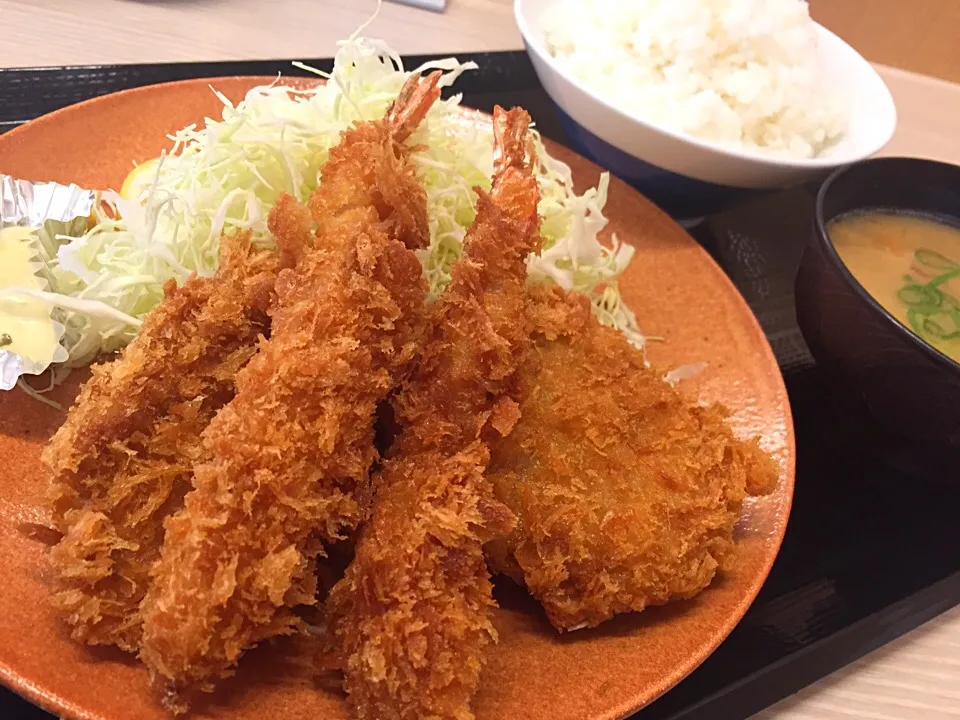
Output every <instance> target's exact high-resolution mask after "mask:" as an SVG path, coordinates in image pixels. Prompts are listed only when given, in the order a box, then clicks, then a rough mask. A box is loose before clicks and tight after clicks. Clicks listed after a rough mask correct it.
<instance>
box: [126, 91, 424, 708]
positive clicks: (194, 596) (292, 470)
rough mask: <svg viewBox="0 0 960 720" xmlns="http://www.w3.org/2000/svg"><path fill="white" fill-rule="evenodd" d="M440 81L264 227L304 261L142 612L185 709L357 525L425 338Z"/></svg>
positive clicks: (368, 127)
mask: <svg viewBox="0 0 960 720" xmlns="http://www.w3.org/2000/svg"><path fill="white" fill-rule="evenodd" d="M439 76H440V74H439V72H438V73H434V74H432V75H430V76H429V77H427V78H424V79H421V78H419V77H418V76H413V77H411V79H410V80H409V81H408V83H407V85H406V86H405V87H404V89H403V91H402V92H401V94H400V96H399V97H398V98H397V100H396V102H395V103H394V104H393V106H392V107H391V109H390V111H389V112H388V114H387V117H386V118H385V119H383V120H379V121H375V122H365V123H359V124H357V125H355V126H354V127H353V128H351V129H349V130H347V131H346V132H344V134H343V136H342V138H341V142H340V144H339V145H338V146H337V147H335V148H334V149H332V150H331V152H330V158H329V160H328V161H327V163H326V165H325V166H324V168H323V176H322V182H321V183H320V186H319V188H318V189H317V191H316V192H315V193H314V194H313V196H312V197H311V199H310V202H309V209H310V213H309V215H308V214H307V213H304V212H302V210H301V209H299V208H298V207H297V205H296V203H294V202H292V200H290V199H285V200H282V201H281V202H280V203H279V204H278V206H277V207H276V208H275V209H274V211H273V213H272V214H271V217H270V226H271V229H272V230H273V231H274V232H275V233H276V234H277V240H278V245H279V247H280V248H281V250H282V253H283V255H284V257H285V258H286V259H288V261H289V262H292V263H294V267H293V268H292V269H287V270H283V271H282V272H281V273H280V275H279V277H278V280H277V301H276V304H275V306H274V307H273V309H272V310H271V316H272V329H271V337H270V339H269V340H267V341H264V342H262V343H261V346H260V352H259V353H258V354H257V355H256V356H255V357H254V358H253V360H252V361H251V362H250V363H249V364H248V365H247V366H246V367H245V368H244V369H243V371H241V372H240V374H239V376H238V377H237V395H236V397H235V398H234V399H233V400H232V401H231V402H230V403H229V404H228V405H227V406H226V407H225V408H224V409H223V410H222V411H221V412H220V413H219V414H218V415H217V416H216V418H215V419H214V420H213V422H211V424H210V425H209V427H208V428H207V430H206V432H205V433H204V440H203V441H204V447H205V449H206V452H207V454H208V456H209V457H208V458H207V459H206V460H205V461H204V462H202V463H200V464H198V465H197V466H196V468H195V472H194V478H193V484H194V489H193V490H192V491H191V492H190V493H188V495H187V497H186V499H185V503H184V508H183V510H182V511H180V512H179V513H178V514H176V515H175V516H174V517H172V518H171V519H170V520H169V521H168V522H167V527H166V530H167V532H166V540H165V543H164V547H163V555H162V559H161V561H160V562H159V563H158V565H157V568H156V571H155V576H154V583H153V585H152V587H151V590H150V593H149V594H148V596H147V597H146V599H145V600H144V603H143V606H142V614H143V618H144V634H143V647H142V652H141V657H142V659H143V660H144V662H146V663H147V665H148V666H149V667H150V668H151V670H152V671H153V673H154V676H155V677H156V678H157V680H158V681H159V682H160V683H162V684H163V685H165V687H166V690H167V696H166V698H165V702H166V704H167V706H168V707H170V708H171V709H173V710H175V711H177V710H182V709H183V708H184V699H185V696H184V693H185V692H187V691H189V690H191V689H193V688H197V689H200V690H210V689H211V688H212V685H213V681H215V680H216V679H217V678H221V677H225V676H227V675H229V674H231V672H232V669H233V666H234V665H235V664H236V662H237V661H238V659H239V658H240V656H241V654H242V653H243V652H244V650H246V649H247V648H250V647H252V646H253V645H256V644H257V643H258V642H260V641H262V640H264V639H266V638H269V637H273V636H276V635H281V634H285V633H289V632H291V631H293V630H294V629H295V628H296V627H297V626H298V624H299V621H298V619H297V616H296V615H295V614H294V612H293V609H294V608H296V607H297V606H299V605H310V604H313V603H314V602H315V591H316V580H315V575H314V562H315V560H316V558H317V557H318V556H320V555H322V554H323V552H324V544H325V543H329V542H331V541H334V540H337V539H339V538H341V537H343V535H344V533H345V532H347V531H349V530H350V529H352V528H353V527H355V526H356V525H357V524H358V523H359V521H360V519H361V512H362V508H361V501H362V498H363V497H364V496H365V494H366V493H367V485H368V478H369V470H370V466H371V464H372V463H373V462H374V460H375V459H376V450H375V449H374V444H373V425H374V416H375V411H376V407H377V404H378V402H379V401H380V400H382V399H383V398H384V397H385V396H386V395H387V394H388V393H389V392H390V391H391V389H392V388H393V387H394V385H395V384H396V383H397V382H398V381H399V380H400V379H401V378H402V377H403V376H404V374H405V373H406V372H407V371H408V369H409V368H410V367H411V364H412V361H413V359H414V358H415V357H416V354H417V352H418V350H419V348H420V345H421V342H422V336H423V332H424V331H425V328H426V318H425V314H424V309H423V305H424V299H425V295H426V285H425V282H424V280H423V279H422V275H421V267H420V263H419V261H418V260H417V258H416V256H415V254H414V253H413V249H415V248H420V247H424V246H425V245H426V244H427V242H428V239H429V230H428V225H427V212H426V193H425V191H424V190H423V188H422V186H421V184H420V182H419V181H418V179H417V178H416V176H415V174H414V169H413V165H412V163H411V162H410V159H409V150H408V148H406V147H405V146H404V144H403V142H404V140H406V139H407V138H408V137H409V135H410V134H411V132H413V130H414V129H415V127H416V125H417V123H418V122H419V121H420V120H421V119H422V118H423V117H424V115H425V114H426V113H427V111H428V109H429V108H430V106H431V105H432V103H433V102H434V101H435V100H436V99H437V98H438V97H439V94H440V91H439V89H438V87H437V83H438V81H439ZM310 222H312V223H315V225H316V229H315V231H314V232H309V230H310V228H309V227H308V223H310Z"/></svg>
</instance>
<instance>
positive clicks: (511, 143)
mask: <svg viewBox="0 0 960 720" xmlns="http://www.w3.org/2000/svg"><path fill="white" fill-rule="evenodd" d="M530 122H531V121H530V113H528V112H527V111H526V110H524V109H523V108H519V107H515V108H513V109H511V110H504V109H503V108H502V107H500V106H499V105H497V106H496V107H495V108H494V109H493V178H494V184H496V183H497V180H499V179H500V178H502V177H504V175H506V174H507V171H508V169H509V168H515V169H517V170H520V171H521V172H523V173H525V174H529V173H530V172H531V169H532V168H533V164H534V162H535V160H536V153H535V151H534V148H533V136H532V134H531V133H530V132H529V129H530Z"/></svg>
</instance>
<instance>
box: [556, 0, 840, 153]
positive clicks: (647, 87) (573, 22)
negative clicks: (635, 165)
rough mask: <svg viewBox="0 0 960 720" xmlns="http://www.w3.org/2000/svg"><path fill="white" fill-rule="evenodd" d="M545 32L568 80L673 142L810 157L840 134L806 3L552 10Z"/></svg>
mask: <svg viewBox="0 0 960 720" xmlns="http://www.w3.org/2000/svg"><path fill="white" fill-rule="evenodd" d="M544 32H545V38H546V41H547V47H548V49H549V51H550V53H551V54H552V55H553V56H554V57H555V58H556V59H557V61H558V62H559V63H560V64H561V65H562V66H564V68H565V69H566V71H567V72H569V73H570V74H572V75H573V76H574V77H576V78H578V79H579V80H581V81H582V82H583V83H584V84H585V85H586V86H587V87H589V88H591V90H593V91H594V92H596V93H597V94H598V95H599V96H601V97H603V98H604V99H605V100H606V101H607V102H609V103H610V104H612V105H614V106H616V107H619V108H620V109H622V110H623V111H625V112H627V113H629V114H631V115H633V116H635V117H637V118H640V119H643V120H645V121H647V122H650V123H652V124H655V125H657V126H660V127H663V128H665V129H668V130H672V131H674V132H679V133H686V134H689V135H692V136H695V137H697V138H701V139H703V140H707V141H711V142H715V143H718V144H721V145H725V146H728V147H733V148H736V149H741V150H748V151H759V152H763V153H767V154H778V155H786V156H790V157H797V158H809V157H814V156H817V155H820V154H822V153H823V152H824V151H825V150H827V149H828V148H829V147H830V146H831V145H833V144H834V143H836V141H837V140H838V139H839V138H840V137H841V136H842V135H843V133H844V131H845V128H846V112H845V110H844V108H843V107H842V105H841V103H840V102H839V99H838V98H836V97H832V96H830V95H829V94H828V93H826V92H825V91H824V90H823V85H824V83H823V75H822V72H821V68H820V63H819V60H818V51H817V30H816V26H815V25H814V23H813V21H812V20H811V19H810V13H809V10H808V8H807V3H806V2H803V0H560V1H558V2H557V4H556V5H555V6H554V7H552V8H551V9H550V10H549V11H548V13H547V15H546V18H545V24H544Z"/></svg>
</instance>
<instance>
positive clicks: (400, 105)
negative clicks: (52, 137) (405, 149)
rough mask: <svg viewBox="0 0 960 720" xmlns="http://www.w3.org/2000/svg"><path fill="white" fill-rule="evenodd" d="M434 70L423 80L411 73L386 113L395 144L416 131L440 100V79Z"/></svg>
mask: <svg viewBox="0 0 960 720" xmlns="http://www.w3.org/2000/svg"><path fill="white" fill-rule="evenodd" d="M442 76H443V73H442V72H441V71H439V70H436V71H434V72H432V73H430V74H429V75H427V76H426V77H425V78H421V76H420V73H413V74H412V75H411V76H410V77H409V78H407V81H406V82H405V83H404V84H403V87H402V88H401V89H400V94H399V95H397V99H396V100H394V101H393V104H392V105H391V106H390V109H389V110H388V111H387V124H388V125H389V127H390V129H391V130H392V132H393V136H394V138H395V139H396V141H397V142H403V141H404V140H406V139H407V138H408V137H410V135H411V134H412V133H413V131H414V130H416V128H417V125H419V124H420V121H421V120H423V118H424V117H425V116H426V114H427V111H428V110H429V109H430V107H431V106H432V105H433V104H434V103H435V102H436V101H437V100H438V99H439V98H440V86H439V85H440V78H441V77H442Z"/></svg>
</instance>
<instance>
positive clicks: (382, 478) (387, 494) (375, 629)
mask: <svg viewBox="0 0 960 720" xmlns="http://www.w3.org/2000/svg"><path fill="white" fill-rule="evenodd" d="M529 122H530V118H529V116H528V115H527V114H526V112H524V111H522V110H513V111H511V112H510V113H507V112H505V111H503V110H502V109H500V108H497V110H496V111H495V113H494V130H495V137H496V145H497V151H498V153H499V157H498V159H497V165H496V169H495V174H494V182H493V189H492V191H491V193H490V196H489V197H488V196H486V195H484V194H482V193H481V195H480V199H479V203H478V210H477V217H476V220H475V222H474V224H473V227H472V228H471V229H470V231H469V232H468V234H467V238H466V240H465V243H464V247H465V256H464V257H463V258H462V259H461V260H460V262H459V263H458V264H457V265H456V266H455V267H454V269H453V276H452V280H451V283H450V285H449V287H448V288H447V289H446V291H445V292H444V293H443V295H441V297H440V299H439V300H438V301H437V303H436V305H435V306H434V312H433V316H432V328H433V334H432V338H431V339H430V340H429V341H428V343H427V345H426V346H425V348H424V351H423V355H422V357H421V360H420V363H419V365H418V367H417V370H416V371H415V373H414V375H413V376H412V378H411V379H410V380H409V381H408V382H407V383H406V384H405V385H404V386H403V388H402V390H401V392H400V393H399V395H398V397H397V398H396V399H395V401H394V403H393V407H394V413H395V419H396V421H397V423H398V424H399V427H400V428H401V431H400V435H399V437H398V438H397V440H396V442H395V444H394V447H393V449H392V450H391V456H390V458H389V460H388V461H387V462H386V464H385V466H384V468H383V470H382V472H381V473H380V474H379V476H378V477H377V478H376V481H375V489H376V492H377V495H376V500H375V504H374V510H373V517H372V519H371V521H370V523H369V524H368V525H367V526H366V527H365V528H364V530H363V533H362V535H361V538H360V541H359V543H358V545H357V550H356V555H355V557H354V561H353V563H352V564H351V565H350V567H349V568H348V569H347V573H346V577H345V578H344V579H343V580H342V581H341V582H340V583H338V584H337V585H336V586H335V587H334V589H333V591H332V592H331V595H330V598H329V599H328V602H327V606H326V611H327V617H328V625H329V627H330V629H331V630H332V635H333V642H334V644H335V645H336V651H335V652H336V653H337V654H339V663H340V665H341V667H342V669H343V671H344V676H345V682H344V686H345V688H346V690H347V692H348V693H349V701H350V704H351V705H352V706H353V708H354V710H355V713H356V715H357V717H359V718H361V719H362V720H425V719H427V718H437V719H443V720H447V719H450V720H454V719H456V720H467V719H469V718H472V717H473V714H472V713H471V712H470V709H469V703H470V699H471V697H472V696H473V694H474V692H475V690H476V687H477V683H478V681H479V676H480V669H481V665H482V659H483V653H484V650H485V648H486V647H487V646H488V645H489V644H490V643H491V642H493V640H494V639H495V632H494V629H493V626H492V624H491V622H490V619H489V617H488V615H489V610H490V608H491V606H492V605H493V604H494V603H493V598H492V596H491V585H490V578H489V573H488V572H487V568H486V564H485V561H484V556H483V544H484V542H485V541H488V540H490V539H492V538H493V537H494V536H496V535H497V534H500V533H503V532H505V531H507V530H509V528H510V527H511V526H512V521H513V518H512V515H511V513H510V512H509V511H508V510H507V509H506V508H505V507H504V506H503V505H501V504H500V503H498V502H496V501H495V500H494V499H493V497H492V489H491V487H490V484H489V482H488V481H487V479H486V478H485V477H484V471H485V469H486V464H487V461H488V458H489V451H488V449H487V443H488V442H489V441H490V439H492V438H493V437H499V436H502V435H505V434H507V433H509V431H510V429H511V427H512V426H513V424H514V423H515V422H516V420H517V409H516V403H515V402H514V401H513V400H512V399H511V395H512V392H513V389H514V373H515V371H516V369H517V367H518V365H519V363H520V362H521V360H522V358H523V356H524V354H525V351H526V348H527V347H528V346H529V340H528V337H529V336H528V332H527V328H526V317H525V312H524V305H525V293H524V282H525V277H526V266H525V263H524V260H525V258H526V257H527V255H528V254H529V253H530V252H531V251H534V250H535V249H536V246H537V244H538V242H539V223H538V219H537V201H538V199H539V194H538V190H537V184H536V180H535V179H534V178H533V175H532V173H531V171H530V163H531V162H532V157H526V159H525V156H527V152H526V151H527V141H526V138H527V128H528V126H529Z"/></svg>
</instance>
